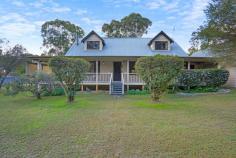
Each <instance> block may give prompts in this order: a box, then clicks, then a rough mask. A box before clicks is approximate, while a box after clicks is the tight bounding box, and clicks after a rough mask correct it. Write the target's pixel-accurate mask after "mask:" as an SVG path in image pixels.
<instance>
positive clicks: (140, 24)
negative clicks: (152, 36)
mask: <svg viewBox="0 0 236 158" xmlns="http://www.w3.org/2000/svg"><path fill="white" fill-rule="evenodd" d="M151 25H152V22H151V21H150V20H149V19H148V18H145V17H143V16H142V15H140V14H138V13H131V14H130V15H128V16H126V17H124V18H122V19H121V20H120V21H118V20H112V21H111V23H110V24H107V23H105V24H103V26H102V31H103V32H104V33H106V36H107V37H118V38H120V37H142V36H143V35H144V34H146V33H147V29H148V27H150V26H151Z"/></svg>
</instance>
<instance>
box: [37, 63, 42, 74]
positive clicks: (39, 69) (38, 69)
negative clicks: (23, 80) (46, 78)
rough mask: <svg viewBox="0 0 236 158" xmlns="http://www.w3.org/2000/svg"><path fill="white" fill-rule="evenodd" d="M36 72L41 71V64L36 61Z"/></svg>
mask: <svg viewBox="0 0 236 158" xmlns="http://www.w3.org/2000/svg"><path fill="white" fill-rule="evenodd" d="M37 71H38V72H40V71H42V64H41V63H40V61H37Z"/></svg>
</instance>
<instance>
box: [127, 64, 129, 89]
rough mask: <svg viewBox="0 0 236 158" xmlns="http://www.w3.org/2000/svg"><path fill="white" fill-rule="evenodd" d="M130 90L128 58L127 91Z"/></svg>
mask: <svg viewBox="0 0 236 158" xmlns="http://www.w3.org/2000/svg"><path fill="white" fill-rule="evenodd" d="M128 90H129V60H127V92H128Z"/></svg>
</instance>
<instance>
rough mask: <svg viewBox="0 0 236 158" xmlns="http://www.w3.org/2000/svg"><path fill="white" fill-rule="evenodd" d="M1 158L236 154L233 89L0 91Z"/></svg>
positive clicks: (218, 155)
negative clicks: (189, 92) (67, 93)
mask: <svg viewBox="0 0 236 158" xmlns="http://www.w3.org/2000/svg"><path fill="white" fill-rule="evenodd" d="M0 157H1V158H4V157H49V158H50V157H83V158H84V157H91V158H93V157H98V158H100V157H101V158H103V157H109V158H112V157H122V158H123V157H124V158H127V157H132V158H133V157H135V158H136V157H137V158H138V157H141V158H144V157H219V158H223V157H225V158H230V157H236V90H233V91H232V92H231V93H229V94H215V95H213V94H207V95H200V96H188V97H187V96H179V95H176V94H169V95H165V96H164V97H163V98H162V101H161V103H158V104H157V103H153V102H152V101H150V98H149V96H145V95H144V96H131V95H126V96H123V97H114V96H110V95H108V94H103V93H99V94H94V93H92V94H91V93H90V94H79V95H78V96H77V97H76V102H75V103H73V104H71V105H68V104H67V103H66V98H65V97H64V96H63V97H44V98H43V99H42V100H36V99H35V98H34V97H31V96H29V95H26V94H21V95H18V96H16V97H6V96H3V95H0Z"/></svg>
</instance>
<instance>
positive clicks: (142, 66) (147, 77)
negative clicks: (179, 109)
mask: <svg viewBox="0 0 236 158" xmlns="http://www.w3.org/2000/svg"><path fill="white" fill-rule="evenodd" d="M183 65H184V62H183V60H182V59H181V58H178V57H174V56H161V55H156V56H151V57H143V58H139V59H138V61H137V62H136V64H135V70H136V71H137V72H138V74H139V75H140V77H141V78H142V80H143V81H144V82H145V83H146V84H147V87H148V90H149V91H150V92H151V96H152V99H153V100H154V101H158V100H159V99H160V96H161V95H162V94H163V93H164V92H165V91H166V90H167V88H168V86H169V85H170V84H171V83H172V80H173V79H174V78H175V77H176V76H177V75H178V74H179V73H180V72H181V69H182V68H183Z"/></svg>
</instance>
